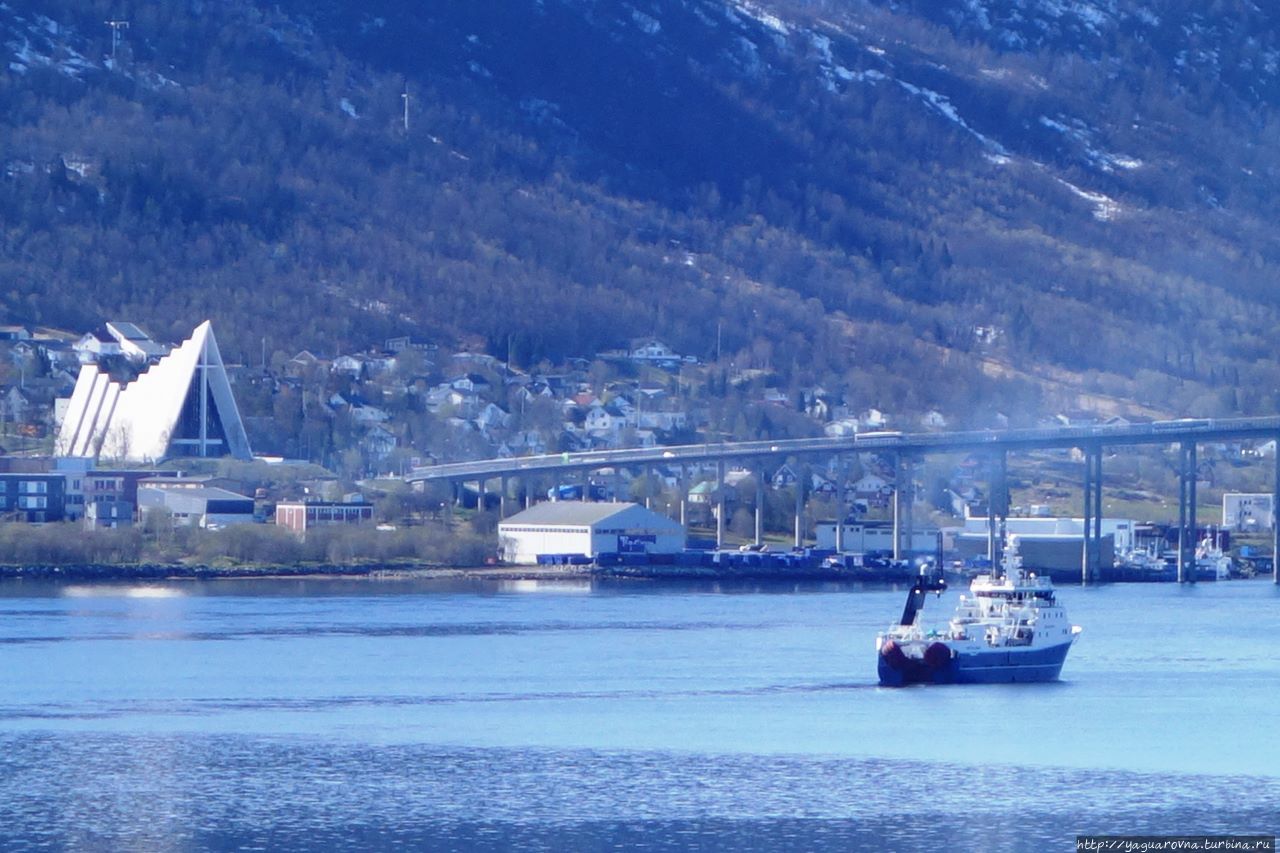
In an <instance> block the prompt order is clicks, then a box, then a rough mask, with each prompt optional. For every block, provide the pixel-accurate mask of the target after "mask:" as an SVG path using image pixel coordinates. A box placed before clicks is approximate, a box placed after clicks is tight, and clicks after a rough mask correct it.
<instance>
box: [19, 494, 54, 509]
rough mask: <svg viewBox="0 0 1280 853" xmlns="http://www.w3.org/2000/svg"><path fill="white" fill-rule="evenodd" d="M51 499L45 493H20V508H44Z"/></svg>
mask: <svg viewBox="0 0 1280 853" xmlns="http://www.w3.org/2000/svg"><path fill="white" fill-rule="evenodd" d="M48 501H49V499H48V498H46V497H44V496H43V495H18V508H19V509H44V508H45V507H47V506H48V505H49V504H48Z"/></svg>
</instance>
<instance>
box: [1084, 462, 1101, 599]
mask: <svg viewBox="0 0 1280 853" xmlns="http://www.w3.org/2000/svg"><path fill="white" fill-rule="evenodd" d="M1080 449H1081V450H1082V451H1083V452H1084V512H1083V515H1084V529H1083V530H1082V531H1081V539H1082V540H1083V546H1082V548H1081V557H1080V583H1081V584H1083V585H1086V586H1087V585H1088V584H1091V583H1094V582H1095V581H1097V580H1099V579H1100V578H1101V576H1102V448H1101V447H1100V446H1097V445H1094V446H1086V447H1082V448H1080Z"/></svg>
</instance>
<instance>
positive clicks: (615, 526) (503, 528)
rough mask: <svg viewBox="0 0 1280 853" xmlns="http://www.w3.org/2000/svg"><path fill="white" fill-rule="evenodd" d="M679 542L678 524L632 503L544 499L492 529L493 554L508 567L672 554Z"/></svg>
mask: <svg viewBox="0 0 1280 853" xmlns="http://www.w3.org/2000/svg"><path fill="white" fill-rule="evenodd" d="M684 544H685V532H684V528H683V527H681V526H680V523H679V522H676V521H672V520H671V519H669V518H667V517H666V516H665V515H659V514H658V513H656V512H652V511H651V510H647V509H645V508H644V507H642V506H640V505H639V504H633V503H592V502H585V503H584V502H582V501H550V502H547V503H540V504H538V505H536V506H533V507H530V508H529V509H526V510H525V511H524V512H521V513H517V514H516V515H513V516H511V517H510V518H508V519H507V520H506V521H504V522H502V523H501V524H499V525H498V553H499V556H500V557H501V558H502V559H503V560H505V561H506V562H508V563H525V564H528V563H536V562H538V557H539V556H540V555H552V554H555V555H573V556H581V557H587V558H591V559H594V558H595V557H596V556H598V555H600V554H609V553H623V554H627V553H648V554H675V553H678V552H680V551H682V550H684Z"/></svg>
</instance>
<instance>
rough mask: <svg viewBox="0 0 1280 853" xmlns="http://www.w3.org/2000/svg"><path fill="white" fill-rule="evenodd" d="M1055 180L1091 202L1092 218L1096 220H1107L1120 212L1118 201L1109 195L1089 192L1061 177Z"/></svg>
mask: <svg viewBox="0 0 1280 853" xmlns="http://www.w3.org/2000/svg"><path fill="white" fill-rule="evenodd" d="M1057 181H1058V183H1060V184H1062V185H1063V186H1064V187H1066V188H1067V189H1069V190H1071V192H1073V193H1075V194H1076V195H1078V196H1079V197H1080V198H1082V199H1084V200H1085V201H1088V202H1092V203H1093V218H1094V219H1096V220H1098V221H1099V222H1109V221H1111V220H1112V219H1114V218H1115V216H1116V214H1117V213H1119V212H1120V204H1119V202H1117V201H1116V200H1115V199H1113V198H1111V197H1110V196H1106V195H1103V194H1102V193H1095V192H1089V191H1088V190H1083V189H1081V188H1080V187H1078V186H1076V185H1075V184H1073V183H1071V182H1070V181H1066V180H1063V179H1062V178H1058V179H1057Z"/></svg>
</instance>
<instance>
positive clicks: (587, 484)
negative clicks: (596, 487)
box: [582, 468, 591, 502]
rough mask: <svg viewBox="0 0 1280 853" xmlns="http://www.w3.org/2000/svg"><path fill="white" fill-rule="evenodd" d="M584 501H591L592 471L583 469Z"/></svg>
mask: <svg viewBox="0 0 1280 853" xmlns="http://www.w3.org/2000/svg"><path fill="white" fill-rule="evenodd" d="M582 500H583V502H587V501H590V500H591V469H589V468H583V469H582Z"/></svg>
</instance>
